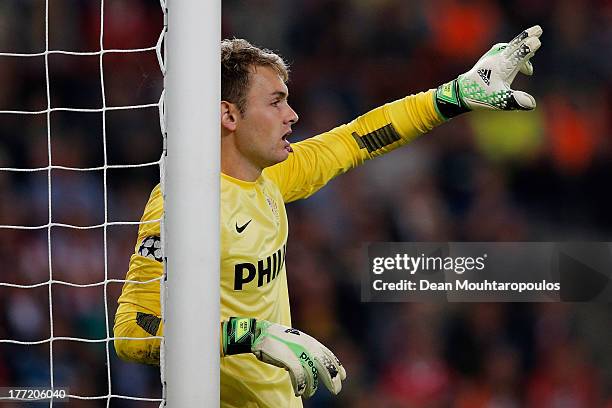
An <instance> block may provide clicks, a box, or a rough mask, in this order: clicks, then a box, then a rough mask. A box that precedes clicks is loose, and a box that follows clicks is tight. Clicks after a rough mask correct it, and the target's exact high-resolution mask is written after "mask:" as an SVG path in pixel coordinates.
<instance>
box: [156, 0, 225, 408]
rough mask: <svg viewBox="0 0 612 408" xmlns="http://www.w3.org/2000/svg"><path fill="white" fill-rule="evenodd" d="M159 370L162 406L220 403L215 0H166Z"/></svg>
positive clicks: (218, 91) (217, 15)
mask: <svg viewBox="0 0 612 408" xmlns="http://www.w3.org/2000/svg"><path fill="white" fill-rule="evenodd" d="M167 6H168V13H167V16H168V25H167V27H168V32H167V35H166V47H165V50H166V69H167V71H166V77H165V88H166V91H165V93H166V95H165V98H166V100H165V114H166V123H167V132H168V134H167V138H166V142H167V145H166V151H165V153H166V167H165V172H164V173H165V175H164V176H163V177H164V179H165V180H164V181H163V182H164V200H165V201H164V202H165V218H164V222H163V232H162V235H163V242H164V245H165V255H166V262H165V267H166V275H165V284H164V286H165V287H164V290H163V292H162V293H163V297H164V299H162V301H163V303H164V305H165V306H164V307H165V314H164V316H165V317H164V325H165V326H164V336H165V340H164V346H163V349H162V376H163V377H164V382H165V393H166V395H165V398H166V404H167V406H168V407H202V406H211V407H212V406H218V405H219V363H220V361H219V316H220V312H219V173H220V140H219V132H220V131H219V129H220V128H219V120H220V119H219V101H220V99H221V68H220V39H221V0H206V1H202V0H167Z"/></svg>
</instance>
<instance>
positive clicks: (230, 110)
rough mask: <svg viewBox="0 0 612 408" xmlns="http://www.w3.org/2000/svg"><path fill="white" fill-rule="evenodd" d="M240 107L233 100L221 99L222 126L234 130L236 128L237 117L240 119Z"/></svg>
mask: <svg viewBox="0 0 612 408" xmlns="http://www.w3.org/2000/svg"><path fill="white" fill-rule="evenodd" d="M238 115H239V112H238V109H237V108H236V105H234V104H233V103H231V102H227V101H221V127H222V128H225V129H226V130H228V131H230V132H233V131H235V130H236V119H238Z"/></svg>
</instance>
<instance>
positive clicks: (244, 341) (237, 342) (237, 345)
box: [223, 317, 257, 356]
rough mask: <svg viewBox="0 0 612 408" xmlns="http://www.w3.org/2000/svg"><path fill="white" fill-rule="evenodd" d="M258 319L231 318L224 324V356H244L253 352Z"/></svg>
mask: <svg viewBox="0 0 612 408" xmlns="http://www.w3.org/2000/svg"><path fill="white" fill-rule="evenodd" d="M256 323H257V320H256V319H251V318H248V317H230V318H229V320H228V321H227V322H223V354H224V355H226V356H230V355H232V354H244V353H250V352H251V346H252V345H253V341H254V340H255V329H256Z"/></svg>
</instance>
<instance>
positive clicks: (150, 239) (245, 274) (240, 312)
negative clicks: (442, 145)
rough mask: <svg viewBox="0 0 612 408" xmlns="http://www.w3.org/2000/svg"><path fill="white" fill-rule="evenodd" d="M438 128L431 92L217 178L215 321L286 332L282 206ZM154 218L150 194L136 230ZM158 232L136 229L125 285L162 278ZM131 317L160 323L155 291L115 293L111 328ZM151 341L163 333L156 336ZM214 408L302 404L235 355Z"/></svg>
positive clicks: (272, 376)
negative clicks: (271, 325)
mask: <svg viewBox="0 0 612 408" xmlns="http://www.w3.org/2000/svg"><path fill="white" fill-rule="evenodd" d="M442 120H443V119H442V118H441V116H440V115H439V114H438V113H437V112H436V110H435V106H434V102H433V91H428V92H425V93H420V94H417V95H413V96H408V97H406V98H404V99H401V100H398V101H395V102H392V103H389V104H386V105H384V106H382V107H380V108H377V109H374V110H372V111H370V112H368V113H367V114H365V115H363V116H360V117H359V118H357V119H355V120H354V121H352V122H351V123H349V124H347V125H342V126H339V127H337V128H335V129H333V130H331V131H329V132H326V133H323V134H321V135H318V136H315V137H313V138H310V139H307V140H304V141H302V142H298V143H294V144H293V145H292V147H293V153H292V154H289V158H288V159H287V160H285V161H284V162H282V163H279V164H277V165H275V166H272V167H269V168H267V169H265V170H264V171H263V173H262V175H261V176H260V177H259V178H258V179H257V180H256V181H254V182H247V181H242V180H238V179H235V178H232V177H230V176H228V175H225V174H222V175H221V316H220V319H221V320H226V319H227V318H229V317H230V316H245V317H254V318H257V319H265V320H268V321H271V322H276V323H280V324H283V325H286V326H291V313H290V308H289V295H288V288H287V275H286V267H285V254H286V251H287V237H288V231H289V230H288V222H287V213H286V211H285V203H286V202H290V201H294V200H298V199H301V198H306V197H308V196H310V195H312V194H313V193H315V192H316V191H317V190H319V189H320V188H321V187H323V186H324V185H325V184H327V182H328V181H330V180H331V179H332V178H333V177H335V176H337V175H339V174H342V173H344V172H346V171H347V170H349V169H351V168H353V167H355V166H357V165H359V164H361V163H363V162H364V161H365V160H367V159H370V158H373V157H375V156H378V155H381V154H383V153H386V152H388V151H390V150H393V149H395V148H397V147H399V146H401V145H404V144H406V143H408V142H409V141H410V140H412V139H413V138H415V137H416V136H417V135H419V134H421V133H424V132H426V131H428V130H430V129H431V128H432V127H434V126H435V125H437V124H439V123H441V122H442ZM162 213H163V202H162V194H161V192H160V187H159V186H157V187H155V189H154V190H153V192H152V193H151V197H150V199H149V202H148V203H147V206H146V208H145V211H144V215H143V217H142V221H143V222H147V221H152V220H158V219H160V218H161V216H162ZM159 230H160V228H159V222H152V223H145V224H141V225H140V228H139V232H138V241H137V244H136V247H135V253H134V255H132V257H131V259H130V267H129V271H128V273H127V278H126V279H127V280H135V281H140V282H142V281H146V280H151V279H155V278H158V277H160V276H161V274H162V264H161V262H160V261H161V248H159V238H158V237H159ZM206 235H207V234H203V236H206ZM158 249H159V250H158ZM202 273H206V267H203V268H202ZM134 312H141V313H148V314H154V315H156V316H160V314H161V313H160V301H159V281H154V282H151V283H149V284H130V283H126V284H125V285H124V287H123V291H122V294H121V297H120V298H119V309H118V311H117V316H116V319H115V327H117V326H118V325H120V324H122V323H124V322H125V320H126V319H127V317H128V316H129V315H130V314H131V315H132V316H133V314H134ZM302 329H304V330H305V331H308V328H302ZM156 330H157V329H156ZM157 333H158V334H161V333H162V328H161V327H160V328H159V330H158V331H157ZM221 406H222V407H240V408H244V407H301V406H302V403H301V399H300V398H296V397H295V396H294V393H293V389H292V386H291V381H290V379H289V375H288V374H287V372H286V371H285V370H283V369H280V368H277V367H274V366H271V365H268V364H264V363H262V362H260V361H258V360H257V359H256V358H255V356H253V355H251V354H242V355H233V356H227V357H223V358H222V359H221Z"/></svg>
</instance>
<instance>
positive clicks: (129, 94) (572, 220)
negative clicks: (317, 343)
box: [0, 0, 612, 408]
mask: <svg viewBox="0 0 612 408" xmlns="http://www.w3.org/2000/svg"><path fill="white" fill-rule="evenodd" d="M104 3H105V7H104V8H105V9H104V12H105V26H104V33H105V36H104V45H105V48H138V47H147V46H151V45H153V44H155V42H156V41H157V36H158V34H159V31H160V30H161V24H162V16H161V12H160V8H159V2H157V1H155V0H138V1H136V0H130V1H127V0H106V1H105V2H104ZM49 12H50V14H49V28H50V31H49V47H50V49H64V50H71V51H95V50H99V28H100V23H99V21H100V18H99V13H100V2H96V1H84V0H54V1H52V2H50V7H49ZM44 17H45V14H44V1H42V0H30V1H22V0H3V1H2V2H0V52H22V53H23V52H40V51H42V50H44V47H45V44H44V40H45V29H44V27H45V26H44ZM222 23H223V36H224V37H232V36H236V37H245V38H247V39H249V40H250V41H251V42H253V43H255V44H257V45H260V46H264V47H268V48H272V49H274V50H276V51H278V52H279V53H280V54H281V55H283V56H284V57H285V58H286V59H287V60H288V61H289V62H290V64H291V67H292V74H291V81H290V84H289V89H290V93H291V96H290V103H291V104H292V106H293V107H294V108H295V109H296V110H297V111H298V113H299V114H300V122H299V123H298V125H297V126H295V131H294V137H293V139H294V140H299V139H302V138H306V137H309V136H312V135H315V134H317V133H319V132H322V131H325V130H328V129H330V128H332V127H334V126H335V125H337V124H340V123H345V122H347V121H349V120H351V119H352V118H353V117H355V116H356V115H358V114H360V113H363V112H365V111H367V110H368V109H370V108H373V107H375V106H378V105H380V104H382V103H384V102H387V101H390V100H394V99H397V98H400V97H402V96H404V95H406V94H409V93H414V92H418V91H421V90H426V89H428V88H431V87H435V86H437V85H438V84H440V83H442V82H445V81H447V80H449V79H452V78H453V77H455V76H456V75H457V74H459V73H462V72H465V71H466V70H467V69H469V68H470V67H471V66H472V64H473V63H474V62H475V61H476V59H477V58H478V57H479V56H480V55H481V54H482V53H483V52H485V51H486V50H487V49H488V47H490V45H491V44H493V43H495V42H501V41H505V40H508V39H510V38H512V36H514V35H515V34H516V33H518V32H519V31H520V30H521V29H523V28H526V27H529V26H531V25H533V24H540V25H541V26H542V27H543V29H544V35H543V37H542V42H543V47H542V48H541V49H540V50H539V51H538V54H537V55H536V57H535V58H534V60H533V62H534V66H535V76H534V77H533V78H524V77H521V76H520V75H519V77H518V78H517V80H516V82H515V87H516V88H518V89H525V90H527V91H528V92H530V93H532V94H533V95H535V96H536V99H537V100H538V109H537V110H536V111H535V112H532V113H512V114H494V113H487V114H472V115H465V116H464V117H460V118H457V119H454V120H453V122H452V123H451V124H447V125H444V126H442V127H440V128H437V129H435V130H434V131H433V132H432V133H431V134H428V135H426V136H424V137H421V138H420V139H418V140H417V141H415V142H414V143H412V144H411V145H409V146H407V147H404V148H403V149H400V150H399V151H396V152H394V153H392V154H390V155H387V156H386V157H384V158H382V159H377V160H375V161H374V162H371V163H368V164H367V165H366V166H364V167H362V168H360V169H357V170H355V171H353V172H351V173H349V174H347V175H344V176H342V177H340V178H338V179H336V180H335V181H333V182H332V183H330V185H329V186H328V187H326V188H325V189H324V190H322V191H321V192H319V193H318V194H316V195H315V196H314V197H312V198H310V199H309V200H306V201H303V202H298V203H294V204H291V205H289V206H288V211H289V217H290V226H291V234H290V241H289V246H288V248H289V250H288V254H287V263H288V276H289V285H290V294H291V302H292V312H293V321H294V325H295V326H296V327H299V328H301V329H303V330H305V331H307V332H309V333H310V334H312V335H313V336H315V337H317V338H318V339H319V340H321V341H322V342H323V343H325V344H327V345H329V346H330V348H331V349H332V350H334V351H335V352H336V353H337V354H338V356H339V357H340V358H341V360H342V361H343V362H344V363H345V365H346V366H347V370H348V373H349V378H348V381H347V382H346V384H345V386H344V390H343V391H342V393H341V394H340V395H339V396H338V397H335V398H334V397H331V396H330V394H329V393H328V392H327V391H326V390H321V391H320V392H318V393H317V394H316V396H315V397H314V398H313V399H312V400H310V401H309V402H307V404H306V406H307V407H372V406H378V407H445V406H455V407H518V406H528V407H572V408H574V407H576V408H578V407H600V406H602V407H606V406H607V407H610V406H612V308H611V307H610V304H509V303H507V304H409V303H406V304H364V303H361V302H360V288H359V270H360V267H361V266H360V265H359V264H358V263H357V262H356V260H357V259H358V255H359V254H360V251H361V244H362V243H365V242H370V241H562V240H598V241H611V240H612V212H611V211H610V209H611V208H612V192H611V190H610V188H609V184H610V181H609V180H610V178H611V177H612V161H611V159H612V145H611V142H610V141H611V136H612V135H611V132H610V129H611V122H610V121H611V115H610V111H611V106H610V99H611V96H612V95H611V90H612V88H611V79H612V78H611V73H612V57H611V56H610V49H612V6H611V4H610V2H608V1H605V0H601V1H578V0H564V1H547V0H532V1H525V0H516V1H484V0H461V1H460V0H440V1H432V2H427V1H402V0H370V1H367V0H353V1H349V0H293V1H282V0H250V1H237V0H224V1H223V21H222ZM196 51H197V50H194V52H196ZM98 65H99V58H98V57H97V56H91V57H74V56H65V55H51V56H50V57H49V70H50V79H51V82H50V95H51V104H52V106H53V107H59V106H63V107H81V108H83V107H85V108H89V107H94V108H99V107H100V106H101V104H102V102H101V100H102V96H101V91H100V73H99V68H98ZM104 79H105V86H106V93H105V97H106V100H107V104H108V105H109V106H117V105H134V104H139V103H155V102H157V100H158V98H159V92H160V89H161V83H162V78H161V74H160V73H159V68H158V66H157V62H156V59H155V53H154V52H146V53H141V54H137V55H132V54H129V55H126V54H118V55H115V54H112V55H110V54H109V55H106V56H105V57H104ZM0 84H1V86H0V110H7V109H12V110H17V109H31V110H43V109H45V108H46V104H47V100H46V91H45V73H44V58H43V57H32V58H12V57H0ZM106 120H107V155H108V162H109V163H110V164H128V163H141V162H148V161H155V160H157V159H158V158H159V153H160V151H161V136H160V132H159V124H158V119H157V110H156V109H155V108H152V109H144V110H139V111H117V112H109V113H107V117H106ZM46 126H47V125H46V116H45V115H27V116H26V115H6V114H1V115H0V167H24V168H26V167H27V168H34V167H44V166H47V165H48V156H47V127H46ZM51 134H52V139H51V148H52V157H53V164H55V165H65V166H78V167H88V166H99V165H101V164H102V163H103V156H104V151H103V146H102V115H101V114H100V113H67V112H54V113H52V114H51ZM203 137H209V138H211V140H214V139H215V138H216V137H217V136H215V135H208V136H203ZM102 180H103V179H102V172H101V171H94V172H87V173H76V172H69V171H62V170H54V171H53V174H52V182H53V193H52V202H53V207H52V213H53V221H55V222H65V223H70V224H76V225H92V224H98V223H100V222H102V221H103V220H104V205H103V185H102ZM157 181H158V170H157V168H155V167H151V168H144V169H129V170H128V169H117V170H109V171H108V188H109V204H108V219H109V221H127V220H131V221H134V220H137V219H139V218H140V215H141V211H142V208H143V206H144V204H145V202H146V199H147V197H148V194H149V191H150V189H151V188H152V187H153V186H154V185H155V184H156V183H157ZM0 197H1V198H0V224H11V225H44V224H46V222H47V221H48V219H47V218H48V216H47V212H48V196H47V173H46V171H43V172H34V173H15V172H4V171H2V172H0ZM135 235H136V234H135V228H134V227H132V226H112V227H109V228H108V272H109V277H110V278H117V279H122V278H123V277H124V274H125V271H126V268H127V262H128V259H129V254H130V253H131V251H132V250H133V246H134V239H135ZM103 248H104V247H103V232H102V230H101V229H95V230H70V229H65V228H53V229H52V251H53V274H54V277H55V278H56V279H63V280H67V281H70V282H75V283H92V282H99V281H101V280H103V279H104V257H103V254H104V252H103ZM47 256H48V255H47V232H46V230H45V229H43V230H33V231H16V230H6V229H0V261H1V263H2V266H1V267H0V281H2V282H11V283H19V284H31V283H35V282H41V281H44V280H46V279H47V278H48V276H49V268H48V262H47ZM203 272H205V271H203ZM120 290H121V285H120V284H112V283H111V284H109V285H108V299H109V310H108V314H109V319H110V322H111V325H112V316H113V314H114V310H115V307H116V306H115V301H116V298H117V297H118V295H119V293H120ZM103 293H104V290H103V286H97V287H93V288H70V287H65V286H57V285H54V287H53V316H54V335H55V336H73V337H84V338H104V337H105V336H106V333H105V316H104V312H105V311H104V303H103ZM48 305H49V300H48V293H47V288H46V287H42V288H38V289H28V290H23V289H9V288H6V287H0V338H1V339H7V338H10V339H16V340H23V341H35V340H40V339H44V338H48V337H49V306H48ZM186 335H188V334H186ZM54 357H55V358H54V375H55V379H56V380H55V381H56V384H62V385H65V386H68V387H69V388H70V390H71V392H73V393H77V394H81V395H102V394H106V393H107V378H106V370H107V368H106V366H105V363H106V358H105V351H104V344H103V343H102V344H95V343H80V342H72V341H56V342H54ZM111 373H112V389H113V393H121V394H127V395H135V396H147V397H159V395H160V383H159V374H158V370H156V369H155V368H152V367H142V366H139V365H136V364H127V363H123V362H121V361H119V360H118V359H117V358H116V357H115V356H114V353H112V350H111ZM48 375H49V347H48V345H47V344H42V345H35V346H22V345H7V344H5V343H0V386H8V385H30V386H34V385H41V386H44V385H46V384H48ZM186 375H188V374H186ZM157 405H158V404H157V403H145V402H127V401H120V400H116V399H113V400H112V402H111V406H113V407H149V406H150V407H153V406H157ZM69 406H74V407H98V406H106V404H105V402H99V401H75V402H71V404H70V405H69Z"/></svg>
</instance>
